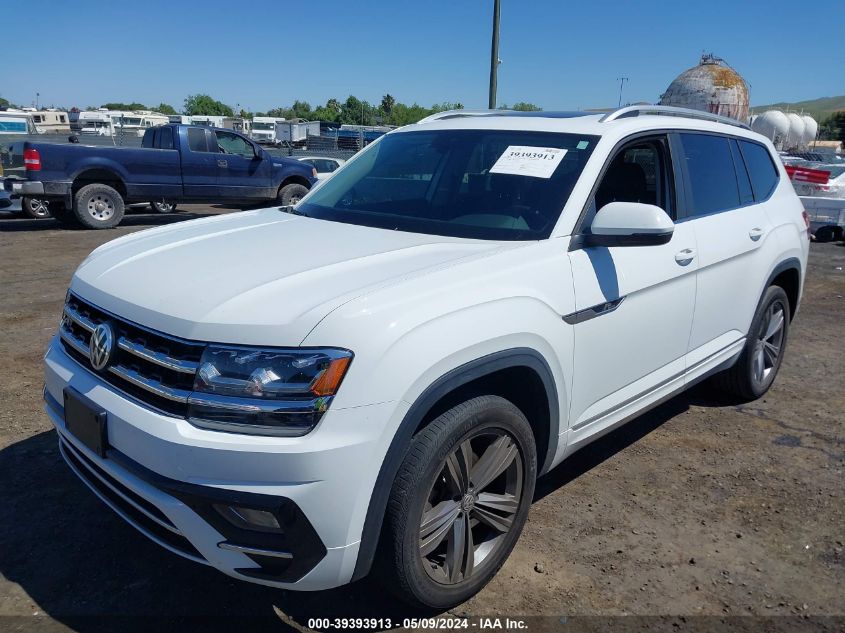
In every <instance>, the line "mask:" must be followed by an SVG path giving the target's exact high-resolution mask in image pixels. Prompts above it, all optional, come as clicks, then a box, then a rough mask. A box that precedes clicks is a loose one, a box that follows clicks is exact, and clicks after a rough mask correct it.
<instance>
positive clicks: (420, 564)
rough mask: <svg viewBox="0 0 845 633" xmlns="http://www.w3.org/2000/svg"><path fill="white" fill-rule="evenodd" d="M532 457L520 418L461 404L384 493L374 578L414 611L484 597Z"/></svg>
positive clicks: (424, 439) (513, 527) (522, 499)
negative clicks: (385, 500) (481, 593)
mask: <svg viewBox="0 0 845 633" xmlns="http://www.w3.org/2000/svg"><path fill="white" fill-rule="evenodd" d="M536 477H537V453H536V448H535V443H534V434H533V433H532V431H531V426H530V425H529V423H528V420H527V419H526V418H525V416H524V415H523V414H522V412H521V411H520V410H519V409H518V408H517V407H516V406H514V405H513V404H512V403H511V402H509V401H508V400H505V399H504V398H500V397H498V396H490V395H488V396H480V397H476V398H472V399H471V400H467V401H465V402H463V403H461V404H458V405H456V406H455V407H453V408H451V409H449V410H448V411H446V412H445V413H443V414H442V415H440V416H438V417H437V418H436V419H435V420H433V421H432V422H431V423H430V424H428V426H426V427H424V428H423V429H422V430H421V431H419V432H418V433H417V435H416V436H415V437H414V439H413V440H412V442H411V445H410V447H409V448H408V451H407V453H406V456H405V461H404V462H402V466H401V467H400V468H399V472H398V473H397V475H396V481H395V482H394V483H393V489H392V490H391V492H390V499H389V501H388V506H387V512H386V514H385V523H384V529H383V532H382V540H381V545H380V551H379V557H380V558H379V566H378V567H377V571H378V572H379V573H380V575H381V576H382V581H383V583H384V585H385V587H387V588H388V589H390V590H391V591H393V592H394V593H396V594H398V596H399V597H400V598H402V599H403V600H405V601H406V602H408V603H410V604H413V605H415V606H417V607H420V606H422V607H427V608H436V609H440V610H442V609H448V608H450V607H454V606H455V605H457V604H460V603H461V602H463V601H465V600H467V599H468V598H470V597H471V596H473V595H474V594H475V593H477V592H478V591H480V590H481V588H482V587H484V585H486V584H487V583H488V582H489V581H490V579H491V578H493V576H494V575H495V574H496V572H497V571H499V568H500V567H501V566H502V565H503V564H504V562H505V560H507V558H508V555H510V553H511V550H513V547H514V545H515V544H516V541H517V539H518V538H519V535H520V533H521V532H522V527H523V525H524V524H525V521H526V519H527V517H528V510H529V508H530V506H531V499H532V496H533V495H534V482H535V479H536Z"/></svg>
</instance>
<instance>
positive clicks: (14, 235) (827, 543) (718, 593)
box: [0, 207, 845, 631]
mask: <svg viewBox="0 0 845 633" xmlns="http://www.w3.org/2000/svg"><path fill="white" fill-rule="evenodd" d="M219 212H221V211H220V210H217V209H207V208H200V207H194V208H191V209H189V212H188V213H179V214H175V215H172V216H155V215H136V216H131V217H130V218H128V220H127V221H126V222H125V223H124V225H123V226H121V227H119V228H118V229H115V230H112V231H73V230H62V229H61V228H59V227H58V225H56V224H54V222H53V221H51V220H47V221H33V220H27V219H18V218H14V219H13V218H12V217H11V216H8V215H0V503H2V510H0V616H6V617H5V618H3V617H0V629H5V630H30V629H29V628H28V627H31V626H32V625H33V623H34V622H37V623H38V624H39V626H41V628H46V629H49V630H68V629H70V630H85V631H87V630H93V629H95V628H96V625H97V624H103V622H112V623H114V620H108V619H104V618H103V617H102V616H105V615H111V616H114V615H118V616H130V617H132V618H134V617H136V616H153V617H161V616H165V617H168V618H173V617H176V618H185V619H186V620H185V621H189V620H187V619H190V618H191V617H192V616H211V617H213V618H215V620H216V621H220V618H222V617H223V616H236V617H237V618H238V619H239V620H238V621H241V619H244V620H243V621H246V619H248V618H252V617H255V618H265V617H266V618H268V621H271V622H273V623H274V624H275V625H285V624H286V625H290V626H293V627H296V628H303V627H307V625H308V619H309V618H312V617H335V616H347V617H349V616H352V617H355V616H357V617H362V616H363V617H392V618H394V619H396V618H399V619H401V617H402V616H403V615H406V614H407V612H406V610H405V609H404V608H403V607H401V606H400V605H398V604H395V603H394V602H392V601H391V600H390V599H389V598H387V597H386V595H387V594H386V593H385V592H384V591H383V590H382V589H380V588H379V587H378V586H377V585H376V584H375V583H373V582H372V581H369V580H365V581H363V582H359V583H356V584H355V585H352V586H350V587H347V588H343V589H338V590H333V591H328V592H322V593H315V594H299V593H294V592H285V591H279V590H272V589H267V588H263V587H259V586H254V585H250V584H247V583H242V582H239V581H236V580H232V579H230V578H228V577H226V576H224V575H223V574H221V573H219V572H217V571H215V570H213V569H209V568H206V567H204V566H201V565H197V564H194V563H191V562H188V561H185V560H182V559H180V558H178V557H176V556H174V555H172V554H170V553H168V552H167V551H165V550H163V549H161V548H159V547H158V546H157V545H155V544H153V543H151V542H149V541H147V540H146V539H145V538H144V537H143V536H141V535H140V534H139V533H137V532H136V531H135V530H134V529H132V528H131V527H129V526H128V525H126V524H125V523H124V522H123V521H122V520H121V519H120V518H118V517H117V516H116V515H115V514H114V513H112V512H111V511H110V510H108V509H107V508H106V507H105V506H103V504H102V503H101V502H100V501H99V500H98V499H97V498H96V497H95V496H94V495H93V494H91V493H90V492H89V491H88V489H87V488H86V487H85V486H84V485H83V484H82V483H81V482H79V481H78V480H77V479H76V478H75V477H74V475H73V474H72V473H71V472H70V471H69V469H68V468H67V467H66V466H65V464H64V463H63V462H62V460H61V458H60V456H59V453H58V451H57V447H56V436H55V433H54V432H53V431H52V430H51V425H50V424H49V422H48V419H47V416H46V415H45V414H44V412H43V411H42V401H41V387H42V369H41V356H42V353H43V351H44V349H45V348H46V345H47V342H48V340H49V338H50V337H51V336H52V334H53V333H54V332H55V330H56V327H57V325H58V321H59V315H60V311H61V306H62V301H63V298H64V293H65V289H66V287H67V285H68V281H69V279H70V277H71V275H72V273H73V271H74V269H75V268H76V266H77V265H78V264H79V263H80V262H81V261H82V260H83V258H84V257H85V256H86V255H87V254H88V253H89V252H90V251H91V250H92V249H93V248H95V247H96V246H98V245H99V244H101V243H103V242H105V241H108V240H110V239H113V238H115V237H117V236H119V235H123V234H126V233H130V232H133V231H138V230H141V229H143V228H146V227H148V226H152V225H159V224H163V223H168V222H176V221H182V220H184V219H187V218H191V217H199V216H202V215H205V214H207V213H219ZM844 267H845V248H843V246H842V245H835V244H814V245H813V246H812V249H811V257H810V270H809V274H808V277H807V283H806V287H805V296H804V301H803V305H802V308H801V311H800V312H799V314H798V316H797V318H796V320H795V322H794V327H793V329H792V331H791V335H790V341H789V347H788V351H787V356H786V360H785V362H784V365H783V368H782V370H781V373H780V376H779V377H778V380H777V382H776V384H775V386H774V388H773V389H772V390H771V392H770V393H769V394H768V395H767V396H766V397H765V398H763V399H761V400H760V401H758V402H754V403H752V404H747V405H737V404H735V403H731V402H726V401H724V400H719V399H715V396H714V395H713V394H712V393H711V392H710V391H709V390H708V389H707V388H706V387H698V388H696V389H694V390H693V391H691V392H689V393H687V394H684V395H681V396H678V397H676V398H674V399H673V400H671V401H669V402H667V403H666V404H664V405H662V406H661V407H659V408H658V409H655V410H653V411H651V412H649V413H647V414H645V415H643V416H641V417H640V418H638V419H636V420H634V421H633V422H631V423H629V424H628V425H626V426H625V427H623V428H622V429H620V430H618V431H616V432H615V433H613V434H611V435H609V436H607V437H606V438H604V439H602V440H600V441H599V442H597V443H595V444H594V445H592V446H591V447H589V448H587V449H585V450H583V451H582V452H581V453H579V454H577V455H575V456H574V457H573V458H572V459H570V460H568V461H567V462H566V463H565V464H563V465H562V466H559V467H558V468H557V469H556V470H555V471H553V472H552V473H551V474H549V475H547V476H546V477H544V478H542V479H541V480H540V481H539V482H538V486H537V495H536V500H535V502H534V506H533V508H532V510H531V514H530V518H529V522H528V524H527V526H526V529H525V532H524V534H523V535H522V538H521V539H520V541H519V543H518V545H517V547H516V549H515V551H514V553H513V555H512V556H511V558H510V559H509V560H508V562H507V563H506V565H505V566H504V568H503V569H502V571H501V572H500V573H499V575H498V576H497V577H496V578H495V579H494V580H493V581H492V582H491V583H490V585H489V586H488V587H487V588H486V589H484V590H483V591H482V592H481V593H480V594H479V595H478V596H476V597H475V598H473V599H472V600H470V601H469V602H467V603H466V604H464V605H462V606H461V607H459V608H458V609H455V610H454V612H453V613H454V614H469V615H473V616H482V615H484V616H488V615H491V616H492V615H496V614H501V615H511V616H513V615H536V614H543V615H549V616H555V617H556V618H558V617H560V616H619V615H625V614H634V615H641V616H663V615H666V616H676V617H678V618H680V620H679V621H680V622H688V621H689V618H690V617H691V616H697V615H708V616H719V618H722V619H719V618H715V619H714V620H713V621H714V622H721V621H723V620H724V618H730V617H732V616H748V615H757V616H783V615H792V616H802V617H803V616H829V615H840V616H841V615H844V614H845V564H843V541H845V507H843V491H845V485H843V484H845V480H844V479H843V466H845V415H843V393H845V378H843V376H845V355H843V352H844V351H845V344H843V340H845V339H844V337H845V326H844V325H843V323H845V321H844V320H843V315H845V298H843V296H845V271H843V268H844ZM32 614H38V615H39V616H41V617H39V618H37V619H36V618H31V617H18V618H15V617H8V616H31V615H32ZM222 619H223V620H225V621H229V620H227V619H226V618H222ZM778 620H779V618H774V619H772V620H771V621H778ZM147 621H148V622H149V620H147ZM394 621H395V620H394ZM760 621H762V620H760ZM766 621H770V620H766ZM783 621H786V620H785V619H783ZM794 621H796V622H798V621H800V619H799V618H798V617H796V618H794ZM827 622H828V624H831V625H834V628H836V627H838V626H841V625H842V622H845V621H843V620H839V619H836V620H833V621H827ZM124 628H125V627H117V626H116V625H115V626H114V627H110V626H106V627H105V629H104V630H110V629H111V630H118V629H124ZM155 628H156V627H150V629H149V630H154V629H155ZM823 628H828V627H827V626H825V627H823ZM159 630H163V629H159ZM233 630H234V629H233ZM560 630H567V629H566V628H563V629H560ZM836 630H840V629H838V628H836Z"/></svg>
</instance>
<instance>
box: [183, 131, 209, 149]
mask: <svg viewBox="0 0 845 633" xmlns="http://www.w3.org/2000/svg"><path fill="white" fill-rule="evenodd" d="M188 147H190V148H191V151H192V152H207V151H208V143H207V142H206V140H205V130H203V129H200V128H196V127H189V128H188Z"/></svg>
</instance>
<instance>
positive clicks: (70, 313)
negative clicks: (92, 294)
mask: <svg viewBox="0 0 845 633" xmlns="http://www.w3.org/2000/svg"><path fill="white" fill-rule="evenodd" d="M65 314H66V315H67V317H68V318H69V319H70V320H71V321H73V322H74V323H76V324H77V325H78V326H79V327H81V328H82V329H84V330H87V331H88V332H93V331H94V328H96V327H97V324H96V323H94V322H93V321H92V320H91V319H89V318H88V317H86V316H85V315H83V314H82V313H81V312H79V311H78V310H75V309H74V308H73V307H72V306H70V305H68V304H65Z"/></svg>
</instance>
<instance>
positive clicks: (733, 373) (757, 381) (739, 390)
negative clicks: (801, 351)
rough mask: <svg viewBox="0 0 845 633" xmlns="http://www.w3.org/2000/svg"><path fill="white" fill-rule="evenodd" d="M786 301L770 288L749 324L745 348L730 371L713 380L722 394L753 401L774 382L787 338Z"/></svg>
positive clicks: (777, 289) (776, 288) (777, 288)
mask: <svg viewBox="0 0 845 633" xmlns="http://www.w3.org/2000/svg"><path fill="white" fill-rule="evenodd" d="M789 318H790V313H789V299H788V298H787V296H786V292H785V291H784V290H783V288H781V287H780V286H770V287H769V289H768V290H766V293H765V294H764V295H763V299H762V301H760V305H759V306H757V312H756V313H755V314H754V319H753V320H752V321H751V327H750V328H749V330H748V336H747V338H746V340H745V347H744V348H743V350H742V354H741V355H740V357H739V359H737V361H736V363H735V364H734V366H733V367H731V368H730V369H728V370H725V371H724V372H722V373H721V374H717V375H716V376H714V377H713V380H714V383H715V385H716V386H717V387H718V388H720V389H721V390H722V391H726V392H728V393H730V394H732V395H735V396H738V397H739V398H742V399H743V400H747V401H750V400H756V399H757V398H759V397H760V396H762V395H763V394H764V393H766V392H767V391H768V390H769V388H770V387H771V386H772V383H773V382H774V381H775V377H776V376H777V373H778V370H779V369H780V366H781V363H782V362H783V353H784V350H785V348H786V341H787V338H788V335H789Z"/></svg>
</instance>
